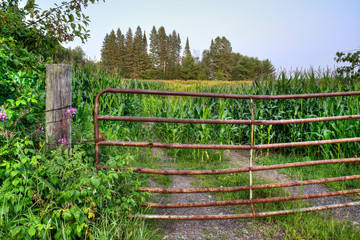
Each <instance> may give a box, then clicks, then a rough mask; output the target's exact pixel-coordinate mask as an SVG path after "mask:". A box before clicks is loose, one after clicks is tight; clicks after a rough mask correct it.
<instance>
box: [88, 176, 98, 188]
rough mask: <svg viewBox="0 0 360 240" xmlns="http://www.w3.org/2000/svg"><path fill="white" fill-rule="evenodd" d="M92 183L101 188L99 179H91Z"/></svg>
mask: <svg viewBox="0 0 360 240" xmlns="http://www.w3.org/2000/svg"><path fill="white" fill-rule="evenodd" d="M90 181H91V184H92V185H94V186H95V187H96V188H97V187H99V185H100V180H99V179H96V178H91V179H90Z"/></svg>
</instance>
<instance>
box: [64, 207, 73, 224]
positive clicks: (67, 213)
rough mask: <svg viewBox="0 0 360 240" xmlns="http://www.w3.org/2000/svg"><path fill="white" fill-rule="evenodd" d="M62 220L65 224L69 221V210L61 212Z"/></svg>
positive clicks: (70, 216) (70, 217)
mask: <svg viewBox="0 0 360 240" xmlns="http://www.w3.org/2000/svg"><path fill="white" fill-rule="evenodd" d="M62 218H63V219H64V220H65V221H67V222H69V221H71V219H72V215H71V212H70V211H69V209H65V210H64V211H63V212H62Z"/></svg>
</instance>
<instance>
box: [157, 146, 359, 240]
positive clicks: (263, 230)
mask: <svg viewBox="0 0 360 240" xmlns="http://www.w3.org/2000/svg"><path fill="white" fill-rule="evenodd" d="M152 154H156V155H157V156H160V157H163V159H164V158H167V159H168V157H167V156H165V154H164V152H163V150H162V149H153V150H152ZM226 154H227V157H228V158H229V159H230V163H231V164H233V165H236V166H248V156H247V154H248V152H243V151H229V152H227V153H226ZM255 165H256V164H254V166H255ZM255 177H256V178H265V179H267V180H270V181H272V182H289V181H292V180H291V179H290V178H289V177H288V176H286V175H284V174H281V173H279V172H278V171H276V170H268V171H263V172H256V173H255ZM171 178H172V184H171V186H170V188H193V187H196V186H193V185H192V182H193V181H194V179H195V178H194V177H189V176H171ZM151 185H152V186H153V187H155V186H156V187H161V186H160V185H159V184H156V183H155V182H154V181H152V184H151ZM287 190H288V191H289V192H290V193H291V195H297V194H298V193H299V192H300V188H299V187H292V188H287ZM326 191H328V189H327V188H326V187H324V186H322V185H319V184H318V185H309V186H304V187H303V189H302V192H303V194H314V193H320V192H326ZM350 200H351V199H349V198H348V197H345V196H339V197H328V198H320V199H313V200H310V201H312V203H311V205H313V206H317V205H327V204H334V203H343V202H348V201H350ZM156 201H158V202H162V203H189V202H211V201H215V198H214V196H213V195H211V194H209V193H192V194H170V195H167V196H163V195H158V196H157V197H156ZM244 211H246V212H247V213H250V212H251V210H250V209H248V210H244ZM329 211H332V213H333V214H334V216H335V217H337V218H339V219H347V218H349V220H351V221H353V222H355V223H357V224H358V222H359V221H360V220H359V219H360V207H351V208H342V209H337V210H329ZM244 213H245V212H244ZM156 214H159V215H223V214H232V212H231V208H230V207H202V208H177V209H157V210H156ZM157 224H158V225H159V227H160V229H161V231H162V232H163V234H164V239H187V240H190V239H265V238H266V239H269V238H270V239H282V237H283V236H284V234H283V232H281V231H280V232H276V231H274V230H272V226H271V225H270V224H267V223H266V222H265V221H263V220H262V219H242V220H203V221H158V223H157Z"/></svg>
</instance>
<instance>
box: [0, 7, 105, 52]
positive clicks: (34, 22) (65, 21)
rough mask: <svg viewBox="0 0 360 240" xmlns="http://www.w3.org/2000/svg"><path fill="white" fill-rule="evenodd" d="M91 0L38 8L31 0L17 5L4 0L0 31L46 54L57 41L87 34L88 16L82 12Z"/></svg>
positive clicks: (22, 44) (27, 46)
mask: <svg viewBox="0 0 360 240" xmlns="http://www.w3.org/2000/svg"><path fill="white" fill-rule="evenodd" d="M97 1H98V0H97ZM94 2H95V0H70V1H63V2H62V3H61V4H60V5H57V4H55V7H53V8H50V9H48V10H42V9H40V8H39V7H38V5H37V4H36V3H35V0H28V1H27V3H26V5H25V7H23V8H21V7H19V3H20V1H19V0H5V1H2V3H1V5H0V6H1V9H0V24H1V26H2V27H1V28H0V35H1V36H4V37H13V38H14V39H15V40H17V41H18V42H19V43H20V46H21V47H22V48H25V49H27V50H28V51H30V52H32V53H35V54H40V55H42V56H43V57H49V56H50V55H49V54H50V53H54V52H55V50H56V48H57V47H58V46H59V44H60V43H63V42H67V41H72V40H74V38H75V37H79V38H80V39H81V40H82V41H83V42H84V41H86V40H87V39H88V37H89V30H87V29H86V27H87V26H88V25H89V21H90V20H89V17H87V16H86V15H84V14H83V13H82V10H83V8H85V7H86V6H87V5H88V4H89V3H94Z"/></svg>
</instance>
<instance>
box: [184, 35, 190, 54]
mask: <svg viewBox="0 0 360 240" xmlns="http://www.w3.org/2000/svg"><path fill="white" fill-rule="evenodd" d="M188 55H191V51H190V44H189V38H188V37H187V38H186V44H185V49H184V57H186V56H188Z"/></svg>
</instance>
